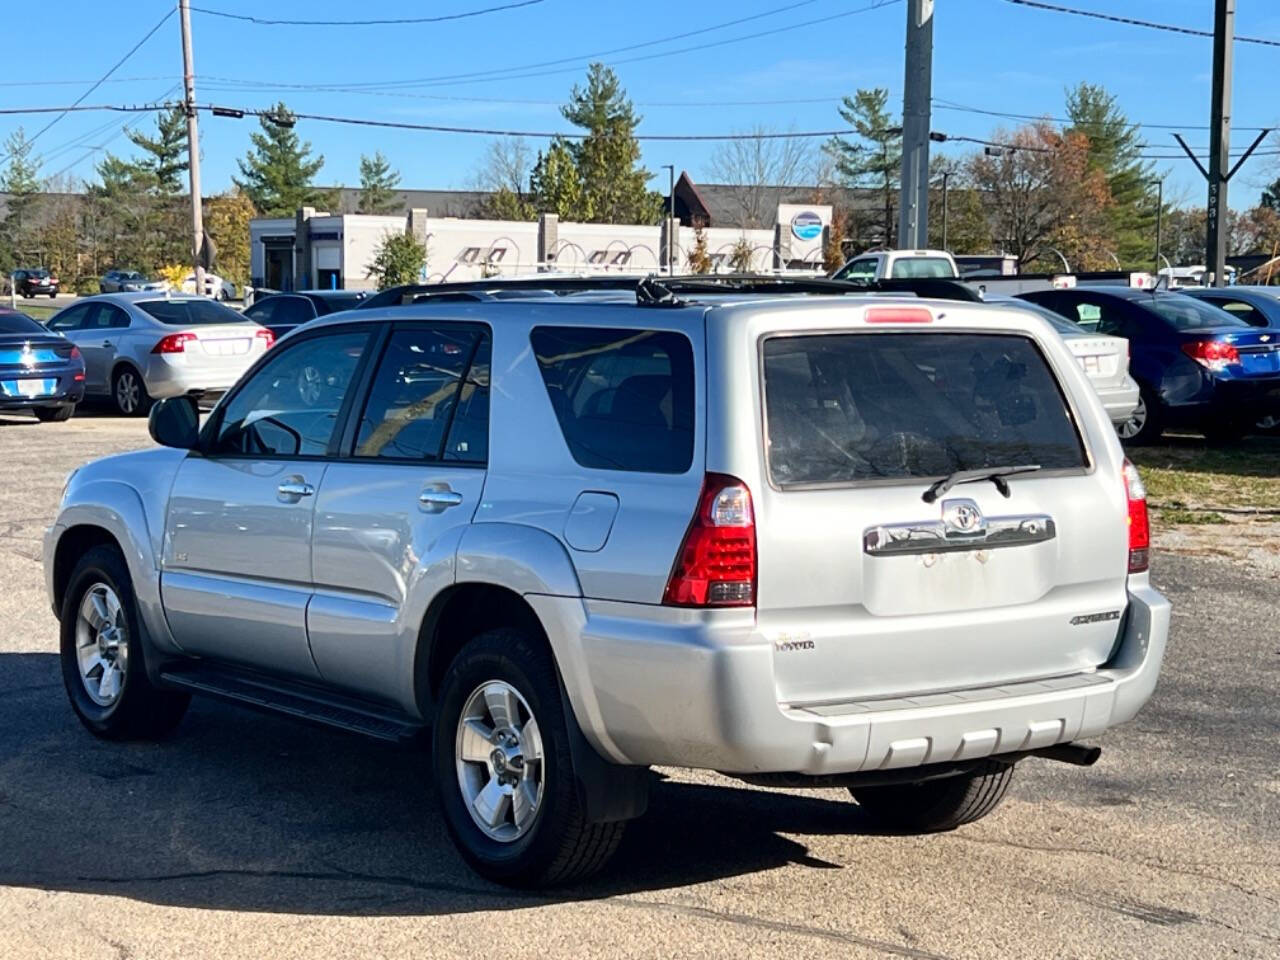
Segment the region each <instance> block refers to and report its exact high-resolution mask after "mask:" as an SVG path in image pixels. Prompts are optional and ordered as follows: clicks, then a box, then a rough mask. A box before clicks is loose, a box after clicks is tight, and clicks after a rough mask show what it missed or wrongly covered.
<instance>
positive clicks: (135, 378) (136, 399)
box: [111, 364, 153, 417]
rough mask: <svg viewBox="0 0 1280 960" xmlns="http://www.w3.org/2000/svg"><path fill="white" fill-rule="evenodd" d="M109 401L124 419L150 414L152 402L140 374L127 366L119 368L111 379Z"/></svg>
mask: <svg viewBox="0 0 1280 960" xmlns="http://www.w3.org/2000/svg"><path fill="white" fill-rule="evenodd" d="M111 400H112V402H113V403H114V404H115V405H116V410H118V411H119V412H120V413H121V415H123V416H126V417H145V416H146V415H147V414H148V413H150V412H151V404H152V402H153V401H152V399H151V394H149V393H147V384H146V382H145V381H144V380H143V379H142V374H140V373H138V371H137V370H135V369H134V368H133V367H131V366H129V365H127V364H125V365H123V366H121V367H119V368H118V369H117V370H116V372H115V375H114V376H113V377H112V378H111Z"/></svg>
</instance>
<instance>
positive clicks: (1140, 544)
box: [1123, 460, 1151, 573]
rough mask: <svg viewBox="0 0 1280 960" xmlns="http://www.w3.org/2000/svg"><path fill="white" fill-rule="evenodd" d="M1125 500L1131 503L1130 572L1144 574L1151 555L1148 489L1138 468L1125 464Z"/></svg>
mask: <svg viewBox="0 0 1280 960" xmlns="http://www.w3.org/2000/svg"><path fill="white" fill-rule="evenodd" d="M1123 472H1124V491H1125V499H1126V500H1128V501H1129V572H1130V573H1142V571H1144V570H1146V569H1147V566H1148V564H1149V562H1150V555H1151V523H1150V521H1149V520H1148V519H1147V488H1146V487H1145V486H1144V485H1143V483H1142V477H1140V476H1139V475H1138V468H1137V467H1135V466H1134V465H1133V464H1132V463H1130V462H1129V461H1128V460H1126V461H1125V462H1124V470H1123Z"/></svg>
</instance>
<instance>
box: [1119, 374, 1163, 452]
mask: <svg viewBox="0 0 1280 960" xmlns="http://www.w3.org/2000/svg"><path fill="white" fill-rule="evenodd" d="M1163 432H1164V414H1163V411H1162V410H1161V409H1160V399H1159V398H1158V397H1157V396H1156V395H1155V394H1154V393H1153V392H1152V391H1151V390H1149V389H1148V388H1147V387H1146V386H1142V387H1141V390H1140V392H1139V394H1138V405H1137V406H1136V407H1134V410H1133V413H1132V414H1130V415H1129V419H1128V420H1125V421H1122V422H1121V423H1117V424H1116V433H1117V434H1119V436H1120V439H1121V440H1122V441H1124V442H1125V443H1127V444H1130V445H1132V446H1135V447H1140V446H1145V445H1147V444H1152V443H1155V442H1156V441H1158V440H1159V439H1160V435H1161V434H1162V433H1163Z"/></svg>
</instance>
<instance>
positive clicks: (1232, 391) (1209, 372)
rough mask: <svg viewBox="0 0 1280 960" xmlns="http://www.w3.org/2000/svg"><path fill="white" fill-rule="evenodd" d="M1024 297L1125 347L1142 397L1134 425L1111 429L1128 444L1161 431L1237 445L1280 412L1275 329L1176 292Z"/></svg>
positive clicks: (1278, 333)
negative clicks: (1191, 433)
mask: <svg viewBox="0 0 1280 960" xmlns="http://www.w3.org/2000/svg"><path fill="white" fill-rule="evenodd" d="M1021 296H1022V298H1023V299H1026V300H1029V301H1031V302H1032V303H1038V304H1041V305H1043V306H1046V307H1048V308H1049V309H1050V310H1053V311H1054V312H1055V313H1058V314H1061V315H1062V316H1064V317H1066V318H1067V319H1068V320H1074V321H1075V322H1076V323H1078V324H1080V325H1081V326H1082V327H1084V328H1085V329H1088V330H1096V331H1097V332H1098V333H1105V334H1110V335H1112V336H1117V337H1124V338H1125V339H1127V340H1128V341H1129V357H1130V360H1129V372H1130V373H1131V374H1132V376H1133V378H1134V379H1135V380H1136V381H1138V386H1139V388H1140V389H1141V391H1142V399H1141V401H1140V402H1139V404H1138V409H1137V410H1135V411H1134V416H1133V419H1131V420H1130V421H1128V422H1127V423H1124V424H1121V425H1119V426H1118V427H1117V428H1116V429H1117V430H1118V432H1119V433H1120V437H1121V438H1122V439H1123V440H1125V441H1127V442H1129V443H1135V444H1141V443H1153V442H1155V441H1156V440H1158V439H1159V437H1160V435H1161V433H1162V432H1163V431H1164V429H1165V428H1166V427H1183V428H1189V429H1192V430H1197V431H1200V432H1202V433H1204V435H1205V436H1206V437H1208V438H1209V439H1210V440H1214V441H1224V440H1231V439H1237V438H1239V437H1241V436H1243V435H1244V434H1245V433H1247V432H1248V431H1249V430H1250V429H1252V428H1253V427H1254V425H1255V424H1257V423H1259V422H1260V421H1265V420H1267V418H1268V417H1274V416H1276V414H1277V413H1280V330H1275V329H1272V328H1267V327H1255V326H1252V325H1250V324H1249V323H1246V322H1245V321H1244V320H1241V319H1240V318H1239V317H1236V316H1233V315H1232V314H1230V313H1228V312H1227V311H1226V310H1223V309H1221V308H1219V307H1216V306H1214V305H1213V304H1210V303H1206V302H1204V301H1202V300H1197V299H1194V298H1192V297H1189V296H1186V295H1184V294H1181V293H1168V292H1165V291H1149V290H1137V289H1133V288H1130V287H1120V286H1114V287H1113V286H1097V287H1076V288H1074V289H1069V290H1038V291H1035V292H1032V293H1024V294H1022V295H1021Z"/></svg>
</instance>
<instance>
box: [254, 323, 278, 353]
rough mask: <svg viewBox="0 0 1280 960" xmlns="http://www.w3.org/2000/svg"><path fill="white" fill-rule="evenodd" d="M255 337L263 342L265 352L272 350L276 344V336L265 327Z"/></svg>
mask: <svg viewBox="0 0 1280 960" xmlns="http://www.w3.org/2000/svg"><path fill="white" fill-rule="evenodd" d="M254 336H255V337H257V338H258V339H259V340H261V341H262V349H263V350H270V349H271V347H272V346H273V345H274V344H275V342H276V335H275V334H274V333H272V332H271V331H270V330H267V329H266V328H265V327H264V328H263V329H261V330H259V331H258V332H257V333H255V334H254Z"/></svg>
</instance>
